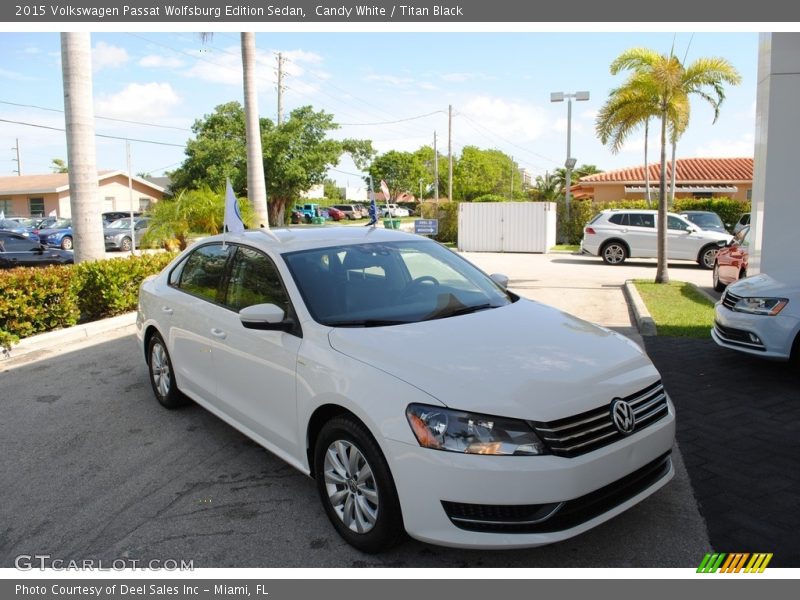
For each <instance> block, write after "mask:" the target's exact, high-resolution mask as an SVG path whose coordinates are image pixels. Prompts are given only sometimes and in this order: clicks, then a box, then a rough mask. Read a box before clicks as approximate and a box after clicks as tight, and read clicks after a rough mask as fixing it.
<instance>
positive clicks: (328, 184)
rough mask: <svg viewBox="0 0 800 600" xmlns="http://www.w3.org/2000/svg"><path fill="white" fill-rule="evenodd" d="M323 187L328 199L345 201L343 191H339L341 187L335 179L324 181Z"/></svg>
mask: <svg viewBox="0 0 800 600" xmlns="http://www.w3.org/2000/svg"><path fill="white" fill-rule="evenodd" d="M322 187H323V189H324V192H323V193H324V194H325V197H326V198H330V199H331V200H344V197H343V194H342V190H341V189H339V185H338V184H337V183H336V182H335V181H334V180H333V179H326V180H325V181H323V182H322Z"/></svg>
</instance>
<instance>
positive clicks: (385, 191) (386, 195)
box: [381, 179, 392, 202]
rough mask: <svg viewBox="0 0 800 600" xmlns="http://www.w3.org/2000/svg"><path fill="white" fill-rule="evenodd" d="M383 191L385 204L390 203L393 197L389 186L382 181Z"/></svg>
mask: <svg viewBox="0 0 800 600" xmlns="http://www.w3.org/2000/svg"><path fill="white" fill-rule="evenodd" d="M381 191H382V192H383V197H384V202H389V201H390V200H391V199H392V197H391V195H390V194H389V186H388V185H386V182H385V181H384V180H383V179H381Z"/></svg>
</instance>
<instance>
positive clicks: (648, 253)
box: [623, 212, 657, 258]
mask: <svg viewBox="0 0 800 600" xmlns="http://www.w3.org/2000/svg"><path fill="white" fill-rule="evenodd" d="M626 216H627V219H626V221H625V227H626V231H625V234H624V235H623V238H624V239H625V240H626V241H627V242H628V246H629V247H630V249H631V256H632V257H640V258H652V257H654V256H656V254H657V250H656V240H657V236H656V219H655V215H654V214H653V213H645V212H642V213H638V212H631V213H627V214H626Z"/></svg>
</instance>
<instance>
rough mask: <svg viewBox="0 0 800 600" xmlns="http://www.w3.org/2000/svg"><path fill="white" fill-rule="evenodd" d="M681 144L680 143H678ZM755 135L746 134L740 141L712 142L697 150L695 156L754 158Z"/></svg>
mask: <svg viewBox="0 0 800 600" xmlns="http://www.w3.org/2000/svg"><path fill="white" fill-rule="evenodd" d="M678 143H679V144H680V142H678ZM753 144H754V138H753V134H751V133H746V134H744V135H743V136H742V137H740V138H739V139H738V140H711V141H709V142H708V143H707V144H704V145H702V146H698V147H697V148H695V151H694V155H695V156H697V157H706V158H733V157H742V156H753V153H754V147H753Z"/></svg>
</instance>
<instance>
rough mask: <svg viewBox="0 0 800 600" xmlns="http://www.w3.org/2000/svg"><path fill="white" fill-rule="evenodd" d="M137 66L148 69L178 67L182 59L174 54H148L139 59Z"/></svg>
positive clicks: (181, 64) (180, 65)
mask: <svg viewBox="0 0 800 600" xmlns="http://www.w3.org/2000/svg"><path fill="white" fill-rule="evenodd" d="M139 66H140V67H145V68H149V69H178V68H180V67H182V66H183V61H182V60H181V59H180V58H177V57H175V56H162V55H160V54H148V55H147V56H143V57H142V58H141V59H139Z"/></svg>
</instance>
